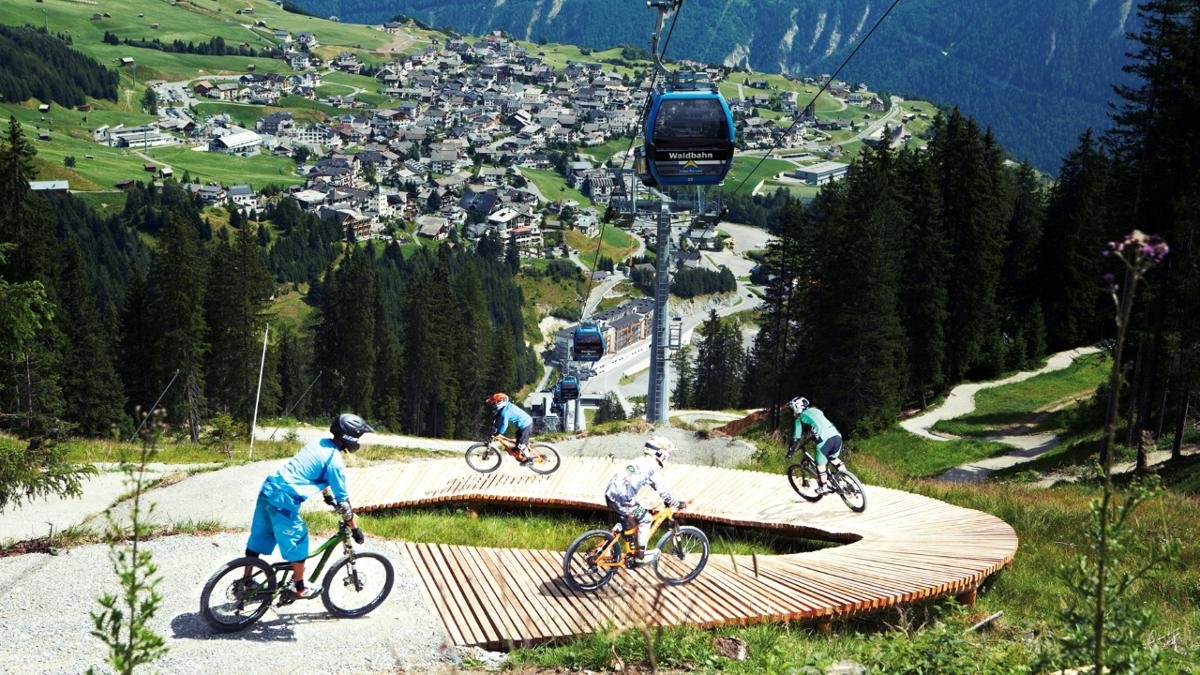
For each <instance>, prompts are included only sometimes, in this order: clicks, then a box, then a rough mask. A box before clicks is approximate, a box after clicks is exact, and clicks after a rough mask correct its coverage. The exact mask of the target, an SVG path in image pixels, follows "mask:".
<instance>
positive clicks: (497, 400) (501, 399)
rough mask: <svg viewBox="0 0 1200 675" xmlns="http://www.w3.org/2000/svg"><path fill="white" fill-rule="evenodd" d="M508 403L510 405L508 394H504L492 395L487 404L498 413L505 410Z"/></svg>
mask: <svg viewBox="0 0 1200 675" xmlns="http://www.w3.org/2000/svg"><path fill="white" fill-rule="evenodd" d="M506 403H508V394H505V393H504V392H498V393H495V394H492V395H491V396H489V397H488V399H487V404H488V405H489V406H491V407H492V409H493V410H495V411H496V412H500V409H501V408H503V407H504V405H505V404H506Z"/></svg>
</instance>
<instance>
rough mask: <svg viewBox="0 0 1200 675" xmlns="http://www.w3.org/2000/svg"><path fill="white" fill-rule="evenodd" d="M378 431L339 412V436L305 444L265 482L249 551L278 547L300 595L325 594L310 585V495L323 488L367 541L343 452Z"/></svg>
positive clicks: (357, 536) (335, 428) (334, 426)
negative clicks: (303, 510) (306, 517)
mask: <svg viewBox="0 0 1200 675" xmlns="http://www.w3.org/2000/svg"><path fill="white" fill-rule="evenodd" d="M372 431H375V430H374V429H372V428H371V426H370V425H369V424H367V423H366V421H365V420H363V418H361V417H359V416H358V415H352V414H349V413H347V414H343V415H338V416H337V417H335V418H334V420H333V422H332V423H331V424H330V425H329V432H330V433H331V434H333V438H321V439H319V440H315V441H313V442H311V443H309V444H308V445H305V446H304V447H303V448H301V449H300V451H299V452H297V453H296V454H295V455H294V456H293V457H292V458H291V459H289V460H288V461H287V463H286V464H284V465H283V466H281V467H279V469H278V470H277V471H276V472H275V473H273V474H271V475H270V476H267V478H266V480H264V481H263V484H262V489H261V490H260V491H259V493H258V503H257V504H256V505H255V507H254V520H253V521H252V522H251V524H250V539H249V540H248V541H247V542H246V555H247V556H249V557H252V558H257V557H259V556H260V555H269V554H270V553H271V552H272V551H274V550H275V546H276V545H278V546H279V555H280V556H282V557H283V559H284V560H286V561H288V562H290V563H292V585H291V586H290V587H289V589H288V590H289V591H290V592H291V593H292V594H293V595H294V596H295V597H297V598H305V599H307V598H314V597H316V596H318V595H320V594H321V586H320V585H318V584H313V585H311V586H306V585H305V583H304V561H305V559H306V558H308V526H307V525H305V523H304V521H303V520H302V519H301V518H300V505H301V504H303V503H304V501H305V500H306V499H308V498H309V497H312V496H313V495H315V494H317V493H318V492H321V493H322V496H324V498H325V503H326V504H329V505H330V506H335V505H336V506H335V507H336V508H337V511H338V513H340V514H341V515H342V518H343V519H344V520H345V522H346V524H347V525H349V526H350V528H351V530H350V531H351V534H352V535H353V537H354V541H356V542H358V543H359V544H361V543H363V541H364V540H365V537H364V536H363V532H362V530H360V529H359V528H358V523H357V521H356V520H355V518H354V511H353V509H352V508H351V507H350V495H349V493H348V492H347V490H346V476H345V471H344V469H345V463H344V462H343V460H342V455H341V452H356V451H357V450H358V439H359V437H360V436H362V435H363V434H365V433H369V432H372ZM339 451H341V452H339Z"/></svg>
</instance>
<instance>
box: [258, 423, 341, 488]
mask: <svg viewBox="0 0 1200 675" xmlns="http://www.w3.org/2000/svg"><path fill="white" fill-rule="evenodd" d="M345 468H346V465H345V463H344V462H343V460H342V453H341V452H340V451H339V450H338V449H337V446H336V445H334V444H333V439H332V438H322V439H320V440H317V441H313V442H312V443H309V444H308V445H306V446H304V447H303V448H300V452H297V453H296V454H295V456H293V457H292V458H291V459H289V460H288V461H287V463H286V464H284V465H283V466H281V467H279V470H278V471H276V472H275V473H273V474H271V475H270V476H268V477H267V480H266V483H271V484H272V485H271V487H273V488H275V489H278V490H281V491H282V492H284V493H291V494H292V495H294V496H295V497H297V498H299V501H304V500H306V499H308V498H309V497H312V496H313V495H315V494H317V493H318V492H321V491H322V490H324V489H325V488H329V489H330V491H331V492H333V498H334V499H335V500H336V501H338V502H344V501H346V499H348V498H349V497H350V493H349V491H348V490H347V489H346V473H345ZM265 487H266V485H265V484H264V488H265Z"/></svg>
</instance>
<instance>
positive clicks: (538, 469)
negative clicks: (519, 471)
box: [529, 443, 561, 475]
mask: <svg viewBox="0 0 1200 675" xmlns="http://www.w3.org/2000/svg"><path fill="white" fill-rule="evenodd" d="M529 456H530V459H532V460H533V461H531V462H529V468H530V470H532V471H533V472H534V473H540V474H543V475H545V474H551V473H554V472H555V471H557V470H558V465H559V462H560V461H561V460H560V459H559V457H558V450H555V449H554V446H553V445H550V444H549V443H534V444H532V445H530V446H529Z"/></svg>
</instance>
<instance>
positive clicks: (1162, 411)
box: [1154, 376, 1171, 438]
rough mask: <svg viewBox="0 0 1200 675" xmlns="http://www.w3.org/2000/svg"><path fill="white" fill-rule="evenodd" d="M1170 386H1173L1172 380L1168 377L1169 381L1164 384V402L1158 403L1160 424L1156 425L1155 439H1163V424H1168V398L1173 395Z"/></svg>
mask: <svg viewBox="0 0 1200 675" xmlns="http://www.w3.org/2000/svg"><path fill="white" fill-rule="evenodd" d="M1170 384H1171V379H1170V376H1168V377H1167V381H1166V382H1164V383H1163V395H1162V400H1161V401H1159V402H1158V424H1156V425H1155V429H1154V437H1155V438H1162V433H1163V424H1164V423H1165V422H1166V419H1167V397H1168V396H1169V395H1170V393H1171V388H1170Z"/></svg>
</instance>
